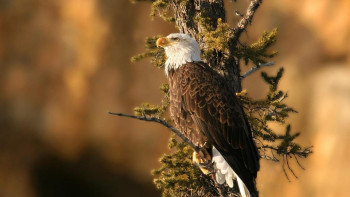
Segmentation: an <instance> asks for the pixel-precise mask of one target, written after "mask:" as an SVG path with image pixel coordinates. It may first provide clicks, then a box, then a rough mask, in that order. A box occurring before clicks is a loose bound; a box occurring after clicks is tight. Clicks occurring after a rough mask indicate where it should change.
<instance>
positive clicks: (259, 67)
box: [241, 62, 275, 79]
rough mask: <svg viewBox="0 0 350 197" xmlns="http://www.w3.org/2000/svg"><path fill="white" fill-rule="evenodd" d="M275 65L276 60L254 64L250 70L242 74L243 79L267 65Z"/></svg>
mask: <svg viewBox="0 0 350 197" xmlns="http://www.w3.org/2000/svg"><path fill="white" fill-rule="evenodd" d="M273 65H275V62H268V63H266V64H260V65H258V66H254V67H252V68H251V69H250V70H248V71H247V72H246V73H244V74H243V75H242V76H241V79H244V78H246V77H247V76H248V75H251V74H252V73H254V72H255V71H257V70H259V69H261V68H263V67H267V66H273Z"/></svg>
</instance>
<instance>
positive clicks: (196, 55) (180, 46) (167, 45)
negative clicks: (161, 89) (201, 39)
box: [157, 33, 202, 75]
mask: <svg viewBox="0 0 350 197" xmlns="http://www.w3.org/2000/svg"><path fill="white" fill-rule="evenodd" d="M157 46H158V47H163V48H164V49H165V54H166V56H167V60H166V62H165V73H166V74H167V75H168V72H169V71H170V70H171V69H177V68H179V67H180V66H181V65H183V64H186V63H187V62H196V61H202V60H201V50H200V48H199V45H198V42H197V41H196V40H195V39H193V38H192V37H191V36H189V35H187V34H181V33H173V34H169V35H168V36H167V37H163V38H159V39H158V40H157Z"/></svg>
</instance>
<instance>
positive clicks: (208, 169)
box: [193, 144, 213, 175]
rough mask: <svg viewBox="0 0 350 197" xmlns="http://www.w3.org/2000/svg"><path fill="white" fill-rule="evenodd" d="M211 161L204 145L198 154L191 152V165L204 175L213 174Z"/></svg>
mask: <svg viewBox="0 0 350 197" xmlns="http://www.w3.org/2000/svg"><path fill="white" fill-rule="evenodd" d="M211 159H212V158H211V155H210V153H209V152H208V147H206V144H204V145H203V146H202V147H201V148H200V150H199V151H198V152H196V151H193V163H194V164H196V165H197V166H198V167H199V169H201V171H202V172H203V173H204V174H206V175H208V174H211V173H213V163H212V162H211Z"/></svg>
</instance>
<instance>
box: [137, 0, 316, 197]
mask: <svg viewBox="0 0 350 197" xmlns="http://www.w3.org/2000/svg"><path fill="white" fill-rule="evenodd" d="M136 1H149V2H151V3H152V10H151V16H152V17H154V16H156V15H159V16H160V17H161V18H162V19H164V20H165V21H167V22H174V17H173V16H172V12H171V9H170V5H169V2H170V0H134V1H133V2H136ZM174 1H175V2H177V3H179V4H186V3H188V1H189V0H177V1H176V0H174ZM194 21H195V22H196V23H197V24H198V26H200V27H201V28H202V29H203V31H202V32H201V33H199V34H198V35H196V36H197V39H199V40H202V41H203V42H204V47H202V50H203V59H205V60H208V59H210V58H212V55H213V53H214V52H218V51H220V52H221V53H222V54H229V50H232V47H233V51H234V53H233V56H234V58H235V59H237V60H238V62H240V61H243V62H244V63H245V65H248V63H249V62H251V63H253V64H254V65H255V66H256V67H257V68H259V67H260V65H262V64H264V63H266V62H268V61H269V59H271V58H273V57H274V56H276V55H277V51H272V52H271V49H270V48H271V46H272V45H273V44H274V43H275V42H276V41H277V29H273V30H272V31H270V32H264V33H263V34H262V35H261V37H260V38H259V39H258V41H256V42H255V43H253V44H251V45H248V44H243V43H241V41H238V42H235V43H237V45H235V46H231V45H229V42H230V39H232V36H231V37H230V35H231V34H232V31H231V30H232V29H231V28H230V26H229V25H228V24H227V23H225V22H223V20H222V19H218V20H217V22H216V24H217V25H216V28H212V26H211V25H209V24H212V23H213V21H211V19H210V18H208V17H207V14H206V13H205V11H204V10H203V11H201V14H200V15H197V16H196V18H195V19H194ZM159 37H160V36H154V37H149V38H146V43H145V44H146V47H145V50H146V51H145V52H144V53H141V54H138V55H136V56H134V57H132V59H131V60H132V61H133V62H135V61H139V60H142V59H144V58H150V59H151V63H152V64H153V65H155V66H156V67H158V68H163V66H164V62H165V58H166V57H165V53H164V50H163V49H161V48H157V47H156V45H155V42H156V40H157V39H158V38H159ZM234 39H237V38H234ZM231 54H232V53H231ZM283 72H284V69H283V68H280V69H279V71H278V72H277V74H276V75H275V76H269V75H268V74H267V73H265V72H262V73H261V77H262V79H263V81H265V82H266V84H267V85H268V86H269V91H268V93H267V95H266V97H265V98H264V99H261V100H254V99H252V98H251V97H249V94H248V93H246V92H245V91H242V92H239V93H236V94H237V96H238V98H239V99H240V100H241V102H242V104H243V106H244V109H245V112H246V114H247V118H248V121H249V123H250V126H251V129H252V132H253V137H254V139H255V141H256V143H257V146H258V149H259V152H260V154H261V156H262V158H265V159H268V160H272V161H276V162H278V161H280V160H281V159H282V167H283V170H284V172H285V174H286V176H287V178H288V175H287V174H288V173H287V171H286V170H285V166H287V168H288V170H289V172H291V173H292V174H293V175H294V176H295V174H294V172H293V170H292V169H291V168H290V166H289V163H288V160H290V159H292V158H293V159H294V160H295V162H297V164H299V166H300V167H301V168H302V166H301V165H300V163H299V160H298V159H299V158H306V157H307V156H308V155H309V154H310V153H312V151H311V147H306V148H302V147H301V145H299V144H297V143H296V142H295V139H296V138H297V137H298V136H299V135H300V133H295V134H292V132H291V126H290V125H289V124H287V123H286V118H288V116H289V114H290V113H296V110H294V109H293V108H292V107H289V106H288V105H286V104H285V103H284V100H285V99H286V98H287V96H288V95H287V93H286V92H283V91H282V90H279V89H278V83H279V81H280V79H281V78H282V76H283ZM242 78H243V77H242ZM160 89H161V91H162V92H163V93H164V98H163V99H162V102H161V104H160V105H153V104H149V103H144V104H142V105H141V106H139V107H136V108H135V109H134V111H135V113H136V115H139V116H148V117H156V118H160V119H162V120H168V119H167V118H166V117H165V116H164V114H165V112H166V110H167V107H168V105H169V94H168V90H169V87H168V85H167V84H163V85H162V86H161V88H160ZM248 92H249V91H248ZM169 122H170V121H169ZM271 122H277V123H279V124H281V125H285V128H286V129H285V132H284V134H279V133H282V132H278V131H274V130H273V129H272V128H271V127H270V125H269V123H271ZM169 148H170V149H171V150H172V152H171V153H170V154H164V155H163V156H162V157H161V158H160V162H161V167H160V168H159V169H157V170H153V171H152V174H153V175H154V176H155V179H154V183H155V185H156V186H157V188H158V189H161V190H162V191H163V196H238V194H237V188H234V189H230V188H228V187H227V186H225V185H224V186H219V185H217V184H216V183H215V181H213V179H212V178H211V177H210V176H207V175H203V173H202V172H201V171H200V170H199V168H198V167H197V166H195V165H193V164H192V153H193V150H192V148H191V147H190V146H188V145H187V144H185V143H184V142H179V139H178V138H177V137H175V135H172V137H171V138H170V141H169ZM223 191H224V193H225V194H223Z"/></svg>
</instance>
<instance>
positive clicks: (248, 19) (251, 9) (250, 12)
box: [232, 0, 262, 45]
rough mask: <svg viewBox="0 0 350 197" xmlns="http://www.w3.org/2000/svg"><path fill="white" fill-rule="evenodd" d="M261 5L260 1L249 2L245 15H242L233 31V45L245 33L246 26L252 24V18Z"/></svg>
mask: <svg viewBox="0 0 350 197" xmlns="http://www.w3.org/2000/svg"><path fill="white" fill-rule="evenodd" d="M261 3H262V0H251V1H250V4H249V6H248V8H247V12H246V14H245V15H244V17H242V19H241V20H240V21H239V22H238V24H237V26H236V27H235V28H234V29H233V35H232V41H233V44H234V45H236V42H237V41H238V40H239V37H240V36H241V34H242V32H243V31H245V29H246V28H247V26H248V25H249V24H251V23H252V20H253V16H254V14H255V12H256V10H257V9H258V8H259V6H260V4H261Z"/></svg>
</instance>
